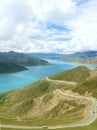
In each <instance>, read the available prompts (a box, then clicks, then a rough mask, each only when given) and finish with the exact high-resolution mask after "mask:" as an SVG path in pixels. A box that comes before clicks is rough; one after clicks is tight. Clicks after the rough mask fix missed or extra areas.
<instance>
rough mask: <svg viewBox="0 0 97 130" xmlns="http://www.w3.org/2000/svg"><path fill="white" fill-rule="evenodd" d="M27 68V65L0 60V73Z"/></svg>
mask: <svg viewBox="0 0 97 130" xmlns="http://www.w3.org/2000/svg"><path fill="white" fill-rule="evenodd" d="M23 70H27V68H26V67H24V66H21V65H18V64H15V63H7V62H1V61H0V73H12V72H18V71H23Z"/></svg>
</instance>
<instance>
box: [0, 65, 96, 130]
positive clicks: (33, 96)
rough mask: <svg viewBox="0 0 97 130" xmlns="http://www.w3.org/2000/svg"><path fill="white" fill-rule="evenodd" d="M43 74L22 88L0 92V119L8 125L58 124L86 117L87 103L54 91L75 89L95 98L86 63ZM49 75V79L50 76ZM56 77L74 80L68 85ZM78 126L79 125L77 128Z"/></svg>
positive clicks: (75, 121)
mask: <svg viewBox="0 0 97 130" xmlns="http://www.w3.org/2000/svg"><path fill="white" fill-rule="evenodd" d="M50 78H51V79H54V80H48V79H47V78H44V79H42V80H40V81H38V82H35V83H33V84H31V85H29V86H27V87H24V88H22V89H18V90H13V91H10V92H6V93H1V94H0V119H1V121H2V123H3V124H12V125H35V126H36V125H37V126H39V125H60V124H62V125H63V124H72V123H77V122H80V121H84V120H86V119H87V118H88V117H89V111H87V108H88V109H89V108H90V107H91V103H89V101H88V100H82V99H78V98H73V97H71V98H70V97H69V96H64V95H61V94H60V93H58V91H56V90H57V89H61V90H62V91H67V90H69V91H72V92H78V93H79V94H81V95H84V94H85V92H89V93H90V92H91V94H92V96H94V97H96V98H97V96H96V95H97V92H96V91H97V90H96V84H97V76H96V75H95V77H91V70H89V69H87V68H86V67H83V66H81V67H77V68H75V69H72V70H69V71H64V72H61V73H58V74H56V75H53V76H51V77H50ZM50 78H49V79H50ZM56 80H66V81H74V82H78V85H75V86H74V85H70V84H67V83H65V82H59V83H58V82H56ZM67 119H69V120H67ZM79 130H80V129H79Z"/></svg>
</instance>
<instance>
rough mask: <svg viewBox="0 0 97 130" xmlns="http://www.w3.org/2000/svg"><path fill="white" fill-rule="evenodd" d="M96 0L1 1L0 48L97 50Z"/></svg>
mask: <svg viewBox="0 0 97 130" xmlns="http://www.w3.org/2000/svg"><path fill="white" fill-rule="evenodd" d="M96 35H97V0H0V51H11V50H12V51H17V52H43V53H44V52H46V53H74V52H78V51H88V50H97V36H96Z"/></svg>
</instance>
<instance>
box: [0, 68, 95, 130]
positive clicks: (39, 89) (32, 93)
mask: <svg viewBox="0 0 97 130" xmlns="http://www.w3.org/2000/svg"><path fill="white" fill-rule="evenodd" d="M74 74H75V75H74ZM89 76H90V70H88V69H87V68H86V67H78V68H76V69H73V70H70V71H66V72H61V73H59V74H56V75H54V76H51V78H52V79H57V80H58V79H59V78H60V79H61V80H68V81H76V82H78V83H80V84H79V85H78V86H77V87H76V88H75V89H74V91H77V92H79V93H81V94H83V92H85V91H87V90H88V91H90V92H93V93H94V96H95V95H96V84H97V78H96V77H95V78H92V79H89V80H86V79H87V78H88V77H89ZM79 77H80V78H79ZM83 80H84V82H83ZM85 80H86V81H85ZM91 86H92V87H91ZM73 87H74V86H73ZM57 88H64V89H72V86H67V85H64V86H63V85H58V84H52V83H51V82H48V81H46V80H42V81H39V82H36V83H34V84H31V85H30V86H28V87H25V88H24V89H21V90H15V91H12V92H8V93H4V94H0V104H1V108H0V109H1V110H0V111H1V113H2V112H4V114H6V109H7V108H8V107H10V106H11V105H12V106H13V105H14V104H15V103H19V104H20V106H19V108H18V109H17V111H18V110H19V111H18V112H17V113H19V112H20V113H25V112H26V111H27V110H28V109H29V108H31V107H33V99H34V98H37V97H41V96H43V95H44V94H48V93H49V94H51V92H52V91H53V90H54V89H57ZM50 99H52V96H51V95H47V96H46V99H45V100H46V101H48V100H50ZM45 100H44V102H46V101H45ZM60 103H61V106H62V108H63V106H64V104H62V102H60ZM30 104H32V106H31V105H30ZM26 105H27V106H28V107H25V106H26ZM21 108H23V109H24V110H25V111H21ZM59 109H60V104H57V106H56V107H55V108H53V109H52V111H50V112H51V113H53V114H54V116H56V117H57V112H58V110H59ZM7 114H8V112H7ZM11 114H12V116H13V113H11ZM48 114H50V113H48ZM53 114H52V115H53ZM8 116H9V115H8ZM73 117H74V115H73ZM68 119H69V117H68ZM76 119H77V118H76ZM76 119H75V121H76ZM66 120H67V117H66V119H64V120H59V119H57V120H49V121H45V122H44V120H43V122H42V121H41V120H37V121H34V122H33V123H32V122H28V123H27V122H26V123H27V124H28V125H31V124H32V125H33V124H37V123H36V122H39V124H42V125H45V124H48V125H53V124H55V123H59V124H61V123H62V122H63V123H64V121H65V123H67V124H68V121H67V122H66ZM72 120H74V118H71V119H70V122H72ZM78 120H79V119H78ZM4 122H5V123H6V122H8V124H12V123H13V124H18V125H19V123H20V125H24V124H25V122H13V121H10V120H9V121H6V120H5V121H4ZM70 122H69V123H70ZM37 125H38V124H37ZM96 128H97V121H95V122H94V123H93V124H91V125H90V126H87V127H80V128H66V129H64V130H86V129H88V130H91V129H92V130H96Z"/></svg>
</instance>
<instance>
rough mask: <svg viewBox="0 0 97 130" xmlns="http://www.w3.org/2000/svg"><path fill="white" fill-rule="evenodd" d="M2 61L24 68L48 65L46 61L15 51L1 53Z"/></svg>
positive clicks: (0, 59) (0, 58)
mask: <svg viewBox="0 0 97 130" xmlns="http://www.w3.org/2000/svg"><path fill="white" fill-rule="evenodd" d="M0 61H3V62H5V61H6V62H7V63H15V64H19V65H23V66H35V65H48V62H47V61H45V60H41V59H38V58H34V57H30V56H28V55H26V54H23V53H17V52H13V51H11V52H2V53H0Z"/></svg>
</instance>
